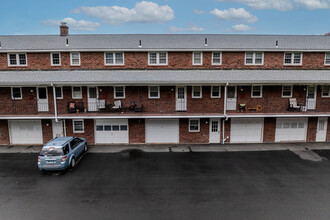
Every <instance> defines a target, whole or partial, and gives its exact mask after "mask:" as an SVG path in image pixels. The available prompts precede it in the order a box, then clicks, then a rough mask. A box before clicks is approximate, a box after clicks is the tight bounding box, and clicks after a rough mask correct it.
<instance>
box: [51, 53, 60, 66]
mask: <svg viewBox="0 0 330 220" xmlns="http://www.w3.org/2000/svg"><path fill="white" fill-rule="evenodd" d="M54 54H58V56H59V62H60V63H59V64H54V63H53V55H54ZM50 64H51V66H61V53H50Z"/></svg>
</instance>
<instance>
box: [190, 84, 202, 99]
mask: <svg viewBox="0 0 330 220" xmlns="http://www.w3.org/2000/svg"><path fill="white" fill-rule="evenodd" d="M192 97H193V98H202V86H193V87H192Z"/></svg>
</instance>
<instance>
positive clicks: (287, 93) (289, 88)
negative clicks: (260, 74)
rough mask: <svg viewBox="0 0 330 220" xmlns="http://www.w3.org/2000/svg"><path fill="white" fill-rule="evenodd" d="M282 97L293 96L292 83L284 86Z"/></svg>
mask: <svg viewBox="0 0 330 220" xmlns="http://www.w3.org/2000/svg"><path fill="white" fill-rule="evenodd" d="M282 97H283V98H291V97H292V85H286V86H282Z"/></svg>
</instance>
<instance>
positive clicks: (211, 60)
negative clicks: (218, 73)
mask: <svg viewBox="0 0 330 220" xmlns="http://www.w3.org/2000/svg"><path fill="white" fill-rule="evenodd" d="M214 53H220V63H214V62H213V54H214ZM211 59H212V60H211V62H212V65H218V66H219V65H222V52H217V51H213V52H212V58H211Z"/></svg>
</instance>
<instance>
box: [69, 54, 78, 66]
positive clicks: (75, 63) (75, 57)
mask: <svg viewBox="0 0 330 220" xmlns="http://www.w3.org/2000/svg"><path fill="white" fill-rule="evenodd" d="M70 58H71V59H70V60H71V65H72V66H79V65H80V53H79V52H72V53H70Z"/></svg>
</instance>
